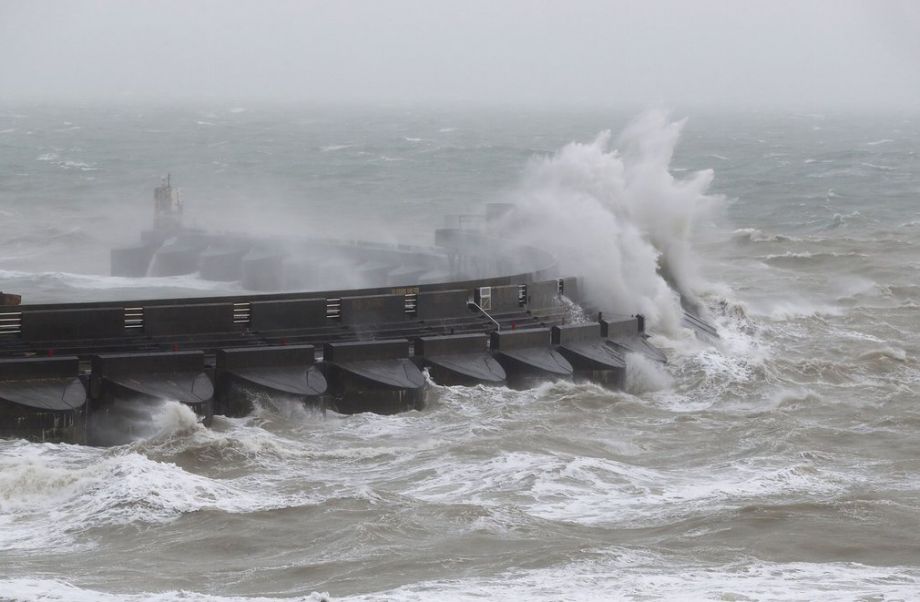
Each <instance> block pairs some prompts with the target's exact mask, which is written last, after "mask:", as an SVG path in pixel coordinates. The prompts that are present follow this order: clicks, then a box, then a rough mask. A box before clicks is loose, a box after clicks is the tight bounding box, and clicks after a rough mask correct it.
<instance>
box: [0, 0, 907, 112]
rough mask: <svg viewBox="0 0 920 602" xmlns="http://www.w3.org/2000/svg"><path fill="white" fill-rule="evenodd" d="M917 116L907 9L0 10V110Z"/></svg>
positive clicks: (873, 4) (615, 5)
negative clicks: (242, 106)
mask: <svg viewBox="0 0 920 602" xmlns="http://www.w3.org/2000/svg"><path fill="white" fill-rule="evenodd" d="M71 99H74V100H87V99H93V100H106V101H116V102H117V101H146V100H164V101H180V100H215V99H220V100H223V101H228V102H232V101H245V100H254V99H263V100H282V101H286V100H295V101H304V100H306V101H320V102H328V101H350V102H381V101H382V102H394V101H395V102H421V103H424V102H482V103H528V104H534V103H547V104H565V103H578V104H583V103H590V104H604V105H610V104H616V103H628V104H650V103H655V104H667V105H671V106H675V105H677V106H680V105H689V104H694V105H745V106H750V105H757V106H761V105H773V104H775V105H786V106H834V105H862V106H870V107H871V106H896V107H908V108H912V107H913V108H916V107H918V106H920V0H736V1H729V0H685V1H679V0H673V1H668V0H644V1H639V0H636V1H625V0H608V1H600V0H555V1H541V0H503V1H502V0H454V1H442V0H376V1H372V0H337V1H319V0H300V1H282V0H279V1H272V0H260V1H250V0H220V1H218V0H183V1H179V0H131V1H128V0H66V1H65V0H60V1H56V2H54V1H45V0H0V101H3V100H8V101H9V100H12V101H16V100H28V101H55V100H71Z"/></svg>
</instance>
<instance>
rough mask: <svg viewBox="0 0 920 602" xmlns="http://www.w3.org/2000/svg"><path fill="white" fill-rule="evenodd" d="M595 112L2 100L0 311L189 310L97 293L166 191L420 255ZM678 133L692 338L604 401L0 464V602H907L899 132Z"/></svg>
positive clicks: (159, 443)
mask: <svg viewBox="0 0 920 602" xmlns="http://www.w3.org/2000/svg"><path fill="white" fill-rule="evenodd" d="M628 117H629V115H626V114H623V113H617V112H603V111H596V112H591V113H579V114H570V113H564V112H539V111H531V112H525V113H521V112H510V111H505V112H502V111H485V110H482V111H459V110H458V111H448V110H444V111H421V110H412V111H410V110H396V109H391V110H377V111H369V110H347V111H346V110H339V111H332V110H327V109H309V108H298V109H294V108H287V109H284V110H281V109H273V110H268V109H261V108H246V110H237V109H234V108H232V107H227V108H213V107H212V108H208V109H201V110H195V109H183V110H169V111H167V110H152V109H140V108H138V109H133V110H130V111H128V110H113V111H104V112H100V111H97V110H92V109H54V108H25V107H16V108H7V109H4V110H3V111H0V165H2V168H0V218H2V221H3V227H2V231H3V234H2V236H0V289H2V290H7V291H10V292H14V291H15V292H21V293H23V294H24V295H25V296H26V298H27V300H28V299H31V300H52V299H53V300H65V299H67V300H69V299H93V298H99V297H101V296H106V295H107V296H109V297H110V298H111V297H112V296H122V295H125V294H133V295H147V294H152V293H155V294H164V295H170V296H172V295H175V294H178V293H182V294H185V293H189V292H190V293H192V294H194V292H195V291H200V290H202V289H204V290H210V288H211V287H212V285H210V284H208V283H203V282H200V281H198V280H197V279H195V278H194V277H183V278H179V279H163V281H156V282H154V283H153V285H152V286H151V283H150V282H144V283H141V282H137V281H131V280H127V281H122V280H120V279H110V278H107V277H104V276H101V275H102V274H105V272H106V271H107V262H106V259H107V251H108V248H109V246H110V245H111V244H113V243H117V242H128V241H131V240H133V239H134V238H135V237H136V236H137V232H138V231H139V230H140V229H141V228H143V227H146V226H147V224H148V220H149V212H148V208H149V206H148V200H149V193H148V190H149V189H150V188H151V187H152V186H153V185H155V183H156V181H157V178H158V177H159V175H160V174H161V172H165V171H167V170H171V171H172V172H173V173H174V177H175V178H176V179H177V180H178V181H179V183H180V184H181V186H182V188H183V193H184V195H185V198H186V200H187V202H188V203H189V207H190V210H191V211H192V218H193V219H195V220H198V221H199V222H200V223H205V222H210V221H211V220H210V219H209V218H208V216H209V215H216V216H218V217H217V219H216V220H214V221H216V222H218V225H219V226H221V227H233V226H238V225H239V224H240V223H246V222H248V223H249V224H255V227H261V228H265V229H275V230H286V231H291V230H296V229H304V230H307V231H323V228H324V226H323V224H324V223H327V220H331V219H332V218H333V217H338V218H341V217H342V216H344V217H346V218H349V220H350V221H351V226H349V228H351V230H350V233H351V232H353V233H354V234H355V235H370V234H378V235H379V236H380V237H388V238H395V239H398V240H405V241H409V242H413V243H416V242H417V243H420V244H424V243H426V242H430V234H429V232H430V229H431V227H433V226H434V225H436V224H439V223H440V220H441V218H442V216H443V215H444V214H446V213H459V212H468V211H471V210H472V209H473V208H475V206H477V205H478V203H480V202H483V201H487V200H494V199H501V198H503V197H504V196H506V195H508V194H513V191H515V190H516V189H517V188H518V186H519V181H520V179H521V177H522V176H521V174H522V172H523V171H525V165H526V164H527V162H528V160H529V159H530V158H531V157H533V156H535V155H538V156H542V155H549V154H552V153H553V152H555V151H556V150H557V149H558V148H560V147H562V146H563V145H565V144H566V143H568V142H570V141H572V140H582V141H590V140H592V139H593V138H594V136H595V135H596V134H597V132H598V131H600V130H602V129H605V128H613V129H614V130H618V129H620V128H621V127H623V126H624V125H625V123H626V120H627V118H628ZM689 117H690V120H689V122H688V123H687V125H686V127H685V128H684V133H683V137H682V139H681V142H680V144H679V146H678V148H677V151H676V155H675V156H674V159H673V161H672V162H671V173H673V174H674V175H675V176H677V177H678V178H682V177H686V176H688V175H689V174H690V173H691V172H692V171H693V170H696V169H701V168H708V167H711V168H713V169H714V170H715V181H714V183H713V186H712V189H711V192H715V193H720V194H722V195H724V196H725V200H724V202H722V203H721V206H720V207H718V208H717V209H716V210H714V211H711V212H709V213H707V214H705V220H703V223H700V224H698V230H697V231H698V233H699V236H698V237H697V239H696V241H695V247H696V249H697V253H698V255H699V258H698V263H699V266H698V269H699V271H700V272H701V276H700V278H699V279H698V281H697V282H696V286H697V288H698V291H699V292H700V294H701V295H702V297H703V299H704V300H705V302H706V304H707V306H708V307H709V310H710V312H711V317H712V319H713V320H714V321H715V322H716V323H717V324H718V327H719V330H720V334H721V336H722V340H721V342H720V343H719V344H717V345H715V346H712V345H708V344H705V343H701V342H697V341H695V340H694V339H693V338H692V337H691V336H689V335H688V334H687V333H681V332H671V333H669V335H668V336H667V337H664V336H661V337H658V338H657V339H656V342H657V343H658V344H659V345H661V346H662V347H664V348H666V349H667V352H668V354H669V357H670V363H669V366H668V368H667V370H666V372H661V371H658V370H656V369H655V368H654V367H652V366H648V365H645V364H643V363H642V362H634V364H633V368H632V369H631V372H630V375H629V382H630V386H629V391H628V392H610V391H605V390H603V389H600V388H598V387H595V386H591V385H573V384H567V383H560V384H547V385H543V386H541V387H539V388H537V389H534V390H530V391H523V392H521V391H511V390H506V389H489V388H441V387H437V386H435V387H434V389H433V394H432V397H433V401H432V403H431V405H430V407H429V408H428V409H426V410H424V411H422V412H412V413H406V414H402V415H398V416H387V417H384V416H375V415H358V416H351V417H342V416H338V415H335V414H329V415H327V416H326V417H322V416H320V415H317V414H312V413H309V412H306V411H304V410H302V409H299V408H296V407H292V406H291V405H289V404H286V403H285V402H284V400H264V402H263V404H262V407H261V408H260V409H259V410H258V411H257V412H256V413H255V414H254V415H252V416H250V417H248V418H245V419H238V420H237V419H234V420H231V419H224V418H217V419H216V420H215V425H214V428H212V429H204V428H202V427H200V426H199V425H197V424H195V421H194V417H193V416H192V415H191V413H190V412H189V411H187V410H186V409H185V408H183V407H180V406H178V405H177V404H166V405H164V406H163V407H162V408H161V412H160V414H159V418H158V422H157V424H156V425H154V427H153V434H151V436H150V437H149V438H147V439H145V440H142V441H137V442H136V443H134V444H131V445H128V446H123V447H115V448H109V449H95V448H88V447H77V446H67V445H37V444H29V443H24V442H21V441H4V442H0V599H15V600H125V599H127V600H177V599H182V600H237V599H250V598H249V597H250V596H257V597H261V598H257V599H263V598H267V599H275V598H288V597H294V598H298V597H299V598H304V599H319V598H320V597H321V593H327V594H328V595H329V596H331V597H333V598H335V599H354V600H384V599H386V600H391V599H395V600H422V599H424V600H429V599H437V600H442V599H460V600H464V599H533V600H594V599H631V600H643V599H660V598H667V599H680V600H687V599H693V600H696V599H702V600H709V599H713V600H899V599H900V600H911V599H917V598H920V538H918V536H917V525H918V521H920V435H918V433H917V430H918V428H920V409H918V407H917V402H918V394H920V361H918V352H920V337H918V336H917V332H918V330H920V328H918V319H917V318H918V302H920V205H918V200H920V159H918V155H917V149H918V145H920V117H917V116H913V117H911V116H887V117H880V116H867V115H815V114H735V115H716V114H705V113H701V114H695V113H691V114H690V115H689ZM686 170H689V171H686ZM246 199H257V201H258V205H257V208H256V209H255V210H253V211H250V212H247V213H245V214H244V217H239V215H240V214H241V210H239V204H240V201H242V200H246ZM228 204H229V205H230V207H232V208H233V210H227V209H226V207H225V205H228ZM222 207H223V208H222ZM281 215H283V216H284V217H283V218H276V217H274V216H281ZM254 216H257V217H258V219H257V220H256V219H254ZM393 216H399V219H398V220H397V219H395V218H394V217H393ZM341 221H342V220H341V219H340V220H338V222H337V224H338V225H337V228H345V227H344V226H342V225H341ZM381 223H386V224H387V233H386V234H381V233H380V232H379V230H378V226H379V224H381Z"/></svg>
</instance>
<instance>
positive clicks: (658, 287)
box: [505, 111, 721, 332]
mask: <svg viewBox="0 0 920 602" xmlns="http://www.w3.org/2000/svg"><path fill="white" fill-rule="evenodd" d="M683 125H684V121H671V120H670V119H669V117H668V115H667V113H665V112H662V111H651V112H648V113H645V114H643V115H642V116H640V117H639V118H638V119H636V120H635V121H634V122H633V123H631V124H630V125H629V126H628V127H627V128H626V129H625V130H624V132H623V134H622V135H621V137H620V138H619V140H618V146H619V147H620V149H621V150H617V149H614V148H612V144H611V134H610V132H609V131H606V132H602V133H601V134H600V135H599V136H598V137H597V138H595V140H594V141H592V142H589V143H580V142H573V143H570V144H568V145H566V146H564V147H563V148H562V149H561V150H559V151H558V152H557V153H556V154H554V155H553V156H551V157H547V158H543V159H539V160H534V161H533V162H532V163H531V164H530V166H529V167H528V169H527V170H526V173H525V176H524V179H523V182H522V183H521V186H520V189H519V190H518V191H517V192H516V193H515V194H514V195H513V196H514V198H513V200H514V201H515V204H516V210H515V211H514V212H512V213H511V214H510V215H509V216H508V217H506V218H505V219H507V220H513V224H508V225H507V226H508V227H507V228H506V231H509V232H517V233H519V234H518V236H519V237H520V238H521V239H522V242H525V243H529V244H533V245H535V246H538V247H541V248H545V249H548V250H549V251H551V252H552V253H554V254H555V255H556V256H557V257H558V258H559V261H560V267H561V269H562V270H563V271H564V272H565V273H572V274H579V275H582V276H583V277H584V281H585V292H586V295H587V298H588V301H589V302H590V303H591V304H592V305H595V306H596V307H598V308H600V309H602V310H604V311H609V312H611V313H623V314H634V313H643V314H645V315H646V317H647V318H648V319H649V321H650V324H651V325H653V326H654V327H656V328H657V329H659V330H663V331H666V332H667V331H670V332H674V331H676V330H678V329H679V327H680V318H681V303H680V299H681V296H683V297H684V299H685V300H687V301H691V302H694V303H695V302H697V293H696V292H697V291H698V290H699V289H701V288H702V287H703V286H702V285H703V282H702V277H701V275H700V272H699V268H698V264H699V261H698V259H697V256H696V254H695V252H694V250H693V245H692V243H693V231H694V225H695V224H696V223H697V222H698V221H699V220H700V218H701V217H703V216H705V215H706V214H707V213H709V212H710V211H711V210H712V209H713V208H714V207H715V206H717V205H718V204H719V202H720V201H721V197H718V196H713V195H707V194H706V191H707V189H708V188H709V185H710V183H711V182H712V179H713V172H712V171H711V170H705V171H700V172H696V173H695V174H692V175H690V176H689V177H687V178H685V179H680V180H679V179H676V178H675V177H674V176H673V175H672V174H671V172H670V171H669V169H670V163H671V158H672V155H673V152H674V148H675V146H676V145H677V141H678V139H679V137H680V132H681V129H682V128H683Z"/></svg>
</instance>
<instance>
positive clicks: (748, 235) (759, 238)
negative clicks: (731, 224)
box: [732, 228, 798, 243]
mask: <svg viewBox="0 0 920 602" xmlns="http://www.w3.org/2000/svg"><path fill="white" fill-rule="evenodd" d="M732 238H733V239H734V240H735V241H737V242H743V243H758V242H792V241H796V240H798V239H796V238H792V237H790V236H783V235H781V234H767V233H765V232H764V231H763V230H760V229H758V228H738V229H737V230H735V231H734V232H732Z"/></svg>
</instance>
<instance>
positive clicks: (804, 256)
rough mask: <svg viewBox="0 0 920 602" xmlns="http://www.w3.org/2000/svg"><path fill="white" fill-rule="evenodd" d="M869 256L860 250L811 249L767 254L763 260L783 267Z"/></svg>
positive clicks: (848, 261)
mask: <svg viewBox="0 0 920 602" xmlns="http://www.w3.org/2000/svg"><path fill="white" fill-rule="evenodd" d="M865 257H868V256H867V255H866V254H865V253H860V252H859V251H846V252H831V251H822V252H811V251H798V252H796V251H786V252H785V253H778V254H771V255H765V256H763V257H761V260H762V261H764V262H765V263H767V264H770V265H774V266H782V267H811V266H821V265H826V264H829V263H838V262H847V263H850V262H852V261H853V260H854V259H856V258H865Z"/></svg>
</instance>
